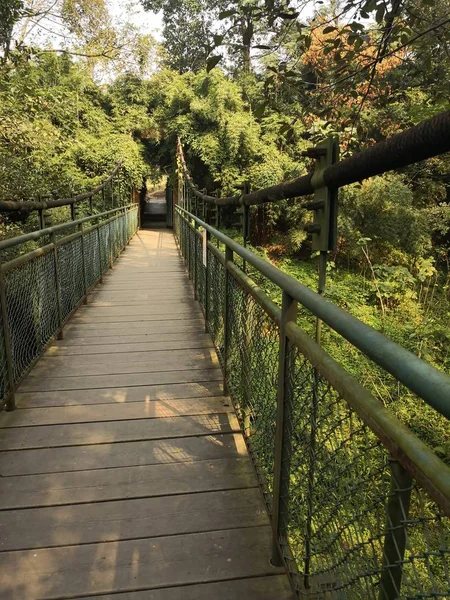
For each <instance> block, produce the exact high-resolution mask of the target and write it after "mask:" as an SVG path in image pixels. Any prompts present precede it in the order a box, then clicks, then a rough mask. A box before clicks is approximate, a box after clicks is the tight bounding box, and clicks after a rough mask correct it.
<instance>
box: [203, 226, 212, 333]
mask: <svg viewBox="0 0 450 600" xmlns="http://www.w3.org/2000/svg"><path fill="white" fill-rule="evenodd" d="M203 235H206V252H205V255H206V261H205V262H206V265H205V333H208V331H209V329H208V319H209V259H208V242H209V238H210V235H211V234H210V233H209V231H204V232H203Z"/></svg>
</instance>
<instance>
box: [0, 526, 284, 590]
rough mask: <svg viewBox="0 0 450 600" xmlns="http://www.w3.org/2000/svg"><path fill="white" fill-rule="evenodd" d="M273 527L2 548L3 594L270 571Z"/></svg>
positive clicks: (154, 584)
mask: <svg viewBox="0 0 450 600" xmlns="http://www.w3.org/2000/svg"><path fill="white" fill-rule="evenodd" d="M270 544H271V533H270V528H269V527H265V526H262V527H249V528H245V529H231V530H226V531H212V532H207V533H195V534H188V535H178V536H177V535H175V536H169V537H160V538H153V539H152V540H151V541H150V542H149V540H145V539H144V540H129V541H121V542H103V543H100V544H85V545H81V546H76V545H74V546H65V547H61V548H45V549H38V550H25V551H19V552H2V553H0V581H1V582H2V586H1V590H0V598H2V600H3V599H4V600H19V599H20V600H24V598H27V599H32V598H33V599H37V598H46V599H48V600H50V599H56V598H61V597H63V598H67V597H69V598H71V597H76V596H83V595H93V594H105V593H110V592H112V591H114V592H125V591H128V590H136V589H142V588H144V589H152V588H153V589H155V588H161V587H169V586H172V587H173V586H177V585H186V584H194V583H206V582H209V581H218V580H219V581H221V580H227V579H237V578H248V577H258V576H265V575H271V574H273V573H274V572H275V573H279V572H280V571H279V570H276V569H273V567H272V566H271V565H270V563H269V561H268V559H267V557H268V555H270Z"/></svg>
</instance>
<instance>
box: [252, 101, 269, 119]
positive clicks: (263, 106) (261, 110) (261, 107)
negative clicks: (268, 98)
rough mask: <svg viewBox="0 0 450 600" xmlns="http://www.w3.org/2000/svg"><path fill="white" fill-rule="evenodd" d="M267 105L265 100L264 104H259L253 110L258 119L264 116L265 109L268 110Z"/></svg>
mask: <svg viewBox="0 0 450 600" xmlns="http://www.w3.org/2000/svg"><path fill="white" fill-rule="evenodd" d="M266 106H267V104H266V103H265V102H263V103H262V104H260V105H259V106H257V107H256V108H255V110H254V111H253V116H254V117H255V118H256V119H261V118H262V117H263V115H264V112H265V110H266Z"/></svg>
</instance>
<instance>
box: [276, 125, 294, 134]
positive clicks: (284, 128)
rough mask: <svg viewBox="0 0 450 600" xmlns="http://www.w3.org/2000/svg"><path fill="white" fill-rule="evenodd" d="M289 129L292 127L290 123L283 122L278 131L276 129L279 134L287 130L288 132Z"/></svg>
mask: <svg viewBox="0 0 450 600" xmlns="http://www.w3.org/2000/svg"><path fill="white" fill-rule="evenodd" d="M291 129H292V127H291V125H290V124H289V123H284V124H283V125H282V126H281V127H280V129H279V131H278V134H279V135H283V134H284V133H287V132H288V131H290V130H291Z"/></svg>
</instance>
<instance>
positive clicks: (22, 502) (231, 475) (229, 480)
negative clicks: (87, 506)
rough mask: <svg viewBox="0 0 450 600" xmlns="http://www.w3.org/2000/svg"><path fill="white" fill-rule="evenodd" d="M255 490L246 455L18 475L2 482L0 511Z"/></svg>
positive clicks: (251, 471)
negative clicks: (214, 491)
mask: <svg viewBox="0 0 450 600" xmlns="http://www.w3.org/2000/svg"><path fill="white" fill-rule="evenodd" d="M256 485H257V484H256V480H255V475H254V470H253V467H252V465H251V463H250V459H249V458H248V457H247V456H241V457H239V458H216V459H215V460H198V461H186V462H179V463H178V462H175V463H163V464H159V465H158V464H157V465H140V466H128V467H116V468H113V469H94V470H90V471H71V472H63V473H46V474H44V475H24V476H22V475H18V476H10V477H4V478H3V479H2V481H1V485H0V487H1V494H0V509H2V510H5V509H8V508H9V509H14V508H33V507H39V506H60V505H64V504H82V503H87V502H104V501H105V500H123V499H124V498H148V497H153V496H168V495H173V494H191V493H196V492H208V491H213V490H231V489H241V488H249V487H255V486H256Z"/></svg>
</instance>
